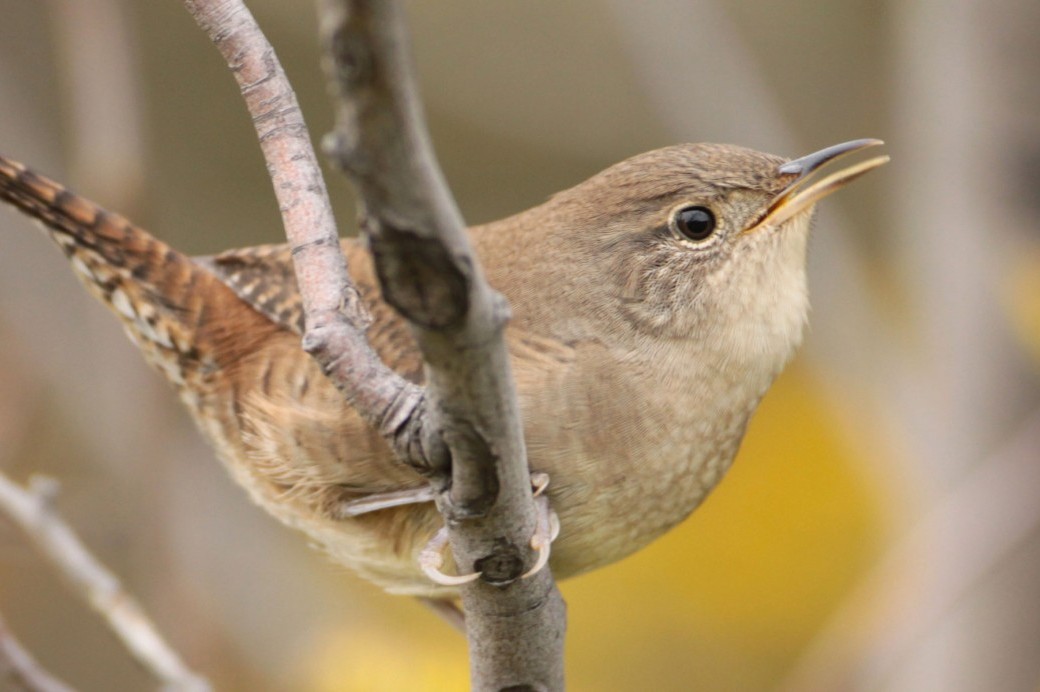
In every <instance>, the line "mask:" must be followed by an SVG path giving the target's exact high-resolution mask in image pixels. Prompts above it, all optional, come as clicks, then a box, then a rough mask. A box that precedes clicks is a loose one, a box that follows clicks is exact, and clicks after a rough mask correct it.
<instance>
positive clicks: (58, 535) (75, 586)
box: [0, 473, 210, 691]
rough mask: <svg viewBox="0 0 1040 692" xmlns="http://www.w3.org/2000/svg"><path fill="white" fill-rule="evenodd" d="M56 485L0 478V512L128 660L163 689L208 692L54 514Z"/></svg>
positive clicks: (38, 479)
mask: <svg viewBox="0 0 1040 692" xmlns="http://www.w3.org/2000/svg"><path fill="white" fill-rule="evenodd" d="M56 493H57V483H56V482H55V481H54V480H52V479H47V478H43V477H40V476H37V477H34V478H33V479H32V480H31V481H30V483H29V487H28V488H22V487H21V486H19V485H17V484H16V483H13V482H12V481H11V480H10V479H9V478H7V476H5V475H4V474H3V473H0V512H2V513H3V514H4V515H5V516H7V517H8V518H10V519H11V521H13V522H14V524H15V525H16V526H17V527H18V528H19V529H21V531H22V533H23V534H24V535H25V537H26V538H27V539H28V540H29V542H30V543H31V544H32V545H33V546H34V547H35V548H36V549H37V550H39V551H40V554H41V555H43V556H44V557H45V558H46V559H47V560H49V561H50V562H51V564H52V565H54V567H55V568H56V569H57V570H58V572H59V574H61V576H62V577H63V578H64V579H65V581H66V582H67V583H68V584H69V585H70V586H71V587H72V590H73V591H74V592H75V593H76V595H78V596H80V597H82V598H83V600H85V601H86V602H87V603H88V604H89V605H90V607H91V608H93V609H94V610H95V611H96V612H97V613H98V614H99V615H101V616H102V618H103V619H104V621H105V623H106V624H107V625H108V627H109V629H111V630H112V632H113V633H115V635H116V636H117V637H118V638H119V640H120V641H121V642H122V643H123V646H125V647H126V649H127V651H129V652H130V655H131V656H133V657H134V659H135V660H136V661H137V662H138V663H139V664H141V666H143V667H144V669H145V670H146V671H147V672H148V673H149V674H150V675H152V677H154V678H155V679H156V680H158V681H159V682H161V683H162V684H163V685H164V686H165V687H167V688H169V689H176V690H193V691H194V690H209V689H210V685H209V683H208V682H207V681H206V680H205V679H204V678H202V677H200V676H199V675H197V674H196V673H194V672H192V671H191V670H189V669H188V668H187V667H186V666H185V665H184V663H183V662H182V661H181V659H180V657H179V656H178V655H177V653H176V652H175V651H174V650H173V649H172V648H170V646H169V644H167V643H166V641H165V640H164V639H163V638H162V636H161V635H160V634H159V632H158V630H157V629H156V628H155V625H153V624H152V621H151V620H150V619H149V618H148V616H147V615H146V614H145V613H144V611H143V610H142V609H141V606H140V605H139V604H138V603H137V601H136V600H135V599H134V598H133V596H131V595H130V594H129V593H128V592H127V591H126V589H124V588H123V585H122V584H121V583H120V582H119V579H118V578H117V577H116V576H115V575H114V574H112V572H110V571H109V570H108V569H106V568H105V566H104V565H102V564H101V563H100V562H98V560H97V558H95V557H94V556H93V555H91V554H90V551H88V550H87V548H86V547H85V546H84V545H83V543H81V542H80V540H79V538H78V537H77V536H76V534H75V533H74V532H73V531H72V529H71V528H69V526H68V525H67V524H66V523H65V522H64V521H63V520H62V518H61V517H60V516H59V515H58V513H57V511H56V510H55V509H54V506H53V500H54V496H55V495H56Z"/></svg>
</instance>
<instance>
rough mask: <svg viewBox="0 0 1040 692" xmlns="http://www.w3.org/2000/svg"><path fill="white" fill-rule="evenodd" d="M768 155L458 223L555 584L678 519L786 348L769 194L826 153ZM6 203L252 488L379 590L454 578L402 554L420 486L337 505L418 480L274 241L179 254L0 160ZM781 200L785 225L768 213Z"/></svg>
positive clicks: (375, 335) (380, 317) (415, 358)
mask: <svg viewBox="0 0 1040 692" xmlns="http://www.w3.org/2000/svg"><path fill="white" fill-rule="evenodd" d="M861 146H863V145H862V144H860V145H858V146H857V147H855V148H860V147H861ZM831 158H833V156H832V157H831ZM807 159H808V157H807ZM824 160H826V157H824ZM783 163H784V160H783V159H780V158H777V157H773V156H769V155H766V154H759V153H757V152H752V151H749V150H746V149H741V148H738V147H729V146H722V145H683V146H677V147H670V148H667V149H662V150H658V151H655V152H650V153H648V154H644V155H642V156H638V157H635V158H633V159H629V160H628V161H625V162H623V163H621V164H618V165H617V166H615V167H613V168H611V169H608V170H607V171H605V172H603V173H601V174H600V175H598V176H595V177H593V178H592V179H590V180H588V181H586V182H585V183H583V184H581V185H579V186H577V187H575V188H573V189H571V190H568V191H565V192H563V193H560V194H558V195H556V196H555V197H553V198H552V199H551V200H550V201H549V202H547V203H546V204H543V205H541V206H539V207H536V208H534V209H531V210H529V211H527V212H524V213H522V214H519V215H517V216H514V217H511V218H508V219H505V220H502V221H499V222H495V223H492V224H489V225H487V226H484V227H479V228H474V229H472V239H473V242H474V246H475V249H476V251H477V254H478V256H479V258H480V260H481V262H482V264H483V266H484V268H485V272H486V275H487V277H488V280H489V282H490V283H491V284H492V285H493V286H494V287H496V288H497V289H498V290H500V291H501V292H502V293H504V294H505V296H506V297H507V298H508V299H509V301H510V304H511V306H512V310H513V315H514V318H513V321H512V322H511V324H510V326H509V328H508V330H507V343H508V347H509V350H510V353H511V356H512V360H513V372H514V376H515V378H516V381H517V389H518V395H519V399H520V404H521V410H522V411H523V418H524V427H525V437H526V441H527V449H528V455H529V460H530V464H531V467H532V469H533V470H538V471H544V472H546V473H548V475H549V476H550V478H551V484H550V490H549V492H550V499H551V503H552V506H553V508H554V509H555V510H556V512H557V513H558V514H559V517H560V522H561V526H562V531H561V534H560V536H559V538H558V540H557V542H556V543H555V544H554V547H553V560H552V566H553V570H554V574H556V575H557V576H558V577H566V576H569V575H571V574H575V573H578V572H581V571H584V570H587V569H591V568H594V567H597V566H600V565H603V564H606V563H608V562H611V561H613V560H617V559H619V558H621V557H623V556H624V555H627V554H629V553H630V552H632V551H634V550H636V549H638V548H640V547H642V546H643V545H645V544H646V543H648V542H649V541H650V540H652V539H653V538H654V537H656V536H658V535H660V534H661V533H662V532H664V531H665V530H667V529H668V528H669V527H671V526H673V525H674V524H676V523H677V522H678V521H680V520H681V519H682V518H683V517H685V516H686V515H687V514H689V512H691V511H692V510H693V509H694V508H695V507H696V506H697V505H698V504H699V503H700V501H701V500H702V499H703V498H704V496H705V495H706V494H707V492H708V491H709V490H710V489H711V488H712V487H714V485H715V484H716V483H717V482H718V480H719V479H720V477H721V475H722V474H723V472H724V471H725V470H726V468H728V466H729V464H730V463H731V461H732V458H733V456H734V454H735V453H736V450H737V447H738V446H739V443H740V439H741V437H742V435H743V431H744V428H745V426H746V423H747V420H748V417H749V416H750V415H751V413H752V411H753V410H754V408H755V406H756V405H757V403H758V401H759V399H760V398H761V396H762V395H763V394H764V393H765V390H766V389H767V388H768V386H769V384H770V383H771V381H772V379H773V378H774V377H775V376H776V374H777V373H778V372H779V371H780V369H781V368H782V367H783V365H784V363H785V362H786V361H787V360H788V358H789V357H790V355H791V354H792V353H793V351H794V348H795V347H796V346H797V343H798V341H799V340H800V337H801V331H802V326H803V324H804V321H805V314H806V308H807V300H806V291H805V273H804V259H805V245H806V241H807V236H808V228H809V219H810V215H811V208H812V203H813V202H815V199H812V200H809V201H808V202H802V201H799V200H798V199H797V198H796V196H792V195H791V194H789V193H784V190H785V189H786V188H787V187H788V186H789V185H790V184H791V183H792V182H793V181H796V180H799V179H800V176H804V175H805V173H808V172H811V170H812V169H813V168H815V167H816V166H817V165H818V163H819V162H815V163H813V165H811V166H808V165H807V166H806V167H805V168H806V170H805V171H801V172H798V173H792V172H781V171H779V170H778V167H779V166H780V165H781V164H783ZM789 165H790V164H789ZM859 172H862V171H859ZM856 175H858V173H856ZM852 177H855V176H854V175H852V174H851V173H850V174H849V175H848V176H847V179H843V180H840V181H839V182H838V184H835V185H833V187H838V186H840V184H843V183H844V182H847V180H851V178H852ZM799 194H800V193H799ZM0 198H2V199H4V200H6V201H8V202H10V203H11V204H13V205H15V206H16V207H18V208H19V209H20V210H22V211H23V212H24V213H26V214H28V215H30V216H32V217H35V218H37V219H39V220H40V221H42V222H43V223H44V224H45V227H46V228H47V230H48V232H49V233H50V235H51V236H52V237H53V238H54V239H55V241H56V242H57V243H58V245H59V247H61V248H62V250H63V251H64V253H65V254H66V256H67V257H68V258H69V259H70V261H71V262H72V265H73V268H74V269H75V271H76V273H77V275H78V276H79V278H80V279H81V281H82V282H83V283H84V285H86V286H87V288H88V290H89V291H90V292H91V293H93V294H94V295H95V296H97V297H98V298H99V299H100V300H102V301H103V302H104V303H106V304H107V305H108V306H109V307H110V308H112V310H113V312H114V313H115V314H116V315H117V317H118V318H119V319H120V321H122V323H123V325H124V327H125V328H126V331H127V333H128V334H129V335H130V337H131V339H132V340H133V341H134V342H135V343H136V344H137V345H138V346H139V347H140V348H141V350H142V351H143V353H144V355H145V357H146V359H147V360H148V362H149V363H151V364H152V365H153V366H154V367H155V368H156V369H158V370H159V371H160V372H161V373H163V375H164V376H165V377H166V378H167V379H168V380H169V381H170V382H171V383H172V384H173V385H174V387H175V388H176V389H177V391H178V393H179V395H180V397H181V400H182V401H183V402H184V403H185V404H186V405H187V407H188V409H189V410H190V411H191V413H192V415H193V417H194V418H195V421H196V422H197V424H198V426H199V428H200V429H201V431H202V432H203V434H204V435H206V436H207V437H208V438H209V439H210V441H211V442H212V443H213V445H214V447H215V449H216V451H217V453H218V455H219V456H220V458H221V459H222V460H223V461H224V463H225V464H226V465H227V467H228V468H229V470H230V471H231V473H232V475H233V476H234V477H235V479H236V480H237V481H238V482H239V483H241V484H242V485H243V486H244V487H245V488H246V489H247V490H248V491H249V493H250V495H251V496H252V498H253V499H254V500H255V501H257V502H258V503H259V504H260V505H262V506H263V507H264V508H266V509H267V510H268V511H269V512H270V513H271V514H273V515H275V516H276V517H278V518H279V519H281V520H282V521H284V522H286V523H287V524H289V525H292V526H294V527H296V528H299V529H301V530H303V531H305V532H306V533H307V534H308V535H309V536H311V537H312V538H313V539H315V540H316V541H317V542H318V543H319V544H321V545H322V546H324V547H325V548H326V549H327V550H328V552H329V553H330V554H331V555H332V556H333V557H334V558H335V559H336V560H338V561H340V562H341V563H343V564H345V565H347V566H349V567H351V568H353V569H355V570H357V571H358V572H359V573H361V574H362V575H363V576H366V577H368V578H370V579H372V580H373V581H375V582H377V583H379V584H380V585H382V586H384V587H385V588H387V589H388V590H391V591H395V592H401V593H412V594H418V595H443V594H445V593H446V590H445V589H444V588H443V587H440V586H438V585H436V584H433V583H431V582H430V581H429V580H428V579H427V578H426V577H425V576H424V575H423V574H422V573H421V572H420V571H419V570H418V567H417V565H416V556H417V553H418V551H419V550H420V549H421V548H422V547H423V546H424V545H425V544H426V542H427V541H428V540H429V538H430V537H431V536H432V534H433V533H434V532H435V531H436V529H437V528H438V527H439V526H440V519H439V516H438V515H437V513H436V511H435V509H434V507H433V505H432V503H429V502H427V503H418V504H407V505H403V506H397V507H389V508H385V509H380V510H378V511H373V512H369V513H364V514H361V515H360V516H350V517H348V516H346V515H345V512H344V507H347V506H351V503H355V504H356V503H357V502H358V501H362V500H364V499H365V498H369V497H373V496H380V495H382V494H385V493H392V492H396V491H402V490H408V489H414V488H420V487H422V486H423V484H424V480H423V479H422V478H421V477H420V476H419V475H418V474H417V473H416V472H415V471H413V470H412V469H411V468H409V467H408V466H407V465H404V464H402V463H400V462H398V461H396V460H395V459H394V458H393V457H392V455H391V454H390V453H389V451H388V449H387V447H386V445H385V444H384V443H383V441H382V440H381V439H380V438H379V437H378V435H376V434H375V433H374V432H373V431H371V430H370V429H369V428H367V427H366V426H365V425H364V424H363V423H362V421H361V420H360V418H359V417H358V415H357V414H356V413H355V412H354V411H352V410H351V409H350V408H349V407H348V406H347V405H346V404H345V403H344V400H343V397H342V395H340V393H339V392H338V391H337V390H336V389H335V388H334V387H333V386H332V385H331V384H330V383H329V382H328V381H327V380H326V379H325V378H324V377H323V376H322V374H321V372H320V371H319V369H318V367H317V366H316V365H315V363H314V361H313V360H312V359H311V358H310V357H309V356H307V355H306V354H305V353H304V352H303V351H302V350H301V348H300V336H301V330H302V312H301V305H300V299H299V294H298V292H297V289H296V282H295V278H294V275H293V272H292V269H291V265H290V262H289V252H288V249H287V248H286V247H285V246H280V245H279V246H265V247H257V248H248V249H243V250H231V251H228V252H225V253H222V254H219V255H216V256H214V257H207V258H194V259H193V258H189V257H187V256H185V255H183V254H181V253H179V252H177V251H176V250H173V249H172V248H170V247H168V246H167V245H165V244H163V243H162V242H161V241H159V240H156V239H155V238H153V237H152V236H150V235H148V234H147V233H146V232H145V231H143V230H141V229H139V228H137V227H135V226H133V225H132V224H130V223H129V222H128V221H126V220H125V219H123V218H122V217H119V216H117V215H115V214H111V213H109V212H106V211H104V210H102V209H100V208H99V207H97V206H95V205H94V204H92V203H90V202H88V201H86V200H84V199H82V198H80V197H78V196H76V195H74V194H72V193H70V192H69V191H67V190H66V189H64V188H63V187H61V186H60V185H58V184H56V183H53V182H51V181H49V180H47V179H46V178H43V177H42V176H39V175H36V174H35V173H32V172H31V171H28V170H26V169H25V168H24V167H23V166H21V165H20V164H17V163H14V162H12V161H9V160H7V159H3V158H0ZM785 204H786V205H788V207H790V208H791V213H790V214H788V217H789V218H786V219H785V220H784V222H783V223H781V224H779V225H778V226H777V227H772V226H770V224H769V218H771V216H770V215H771V214H774V213H775V209H776V208H779V207H781V206H783V205H785ZM797 204H802V205H803V206H804V207H805V208H804V209H802V208H797V209H794V208H793V206H792V205H797ZM691 205H695V206H696V207H699V208H703V209H707V210H709V211H710V212H711V214H712V215H713V218H714V220H715V223H714V225H713V226H712V228H713V230H712V232H710V234H709V236H708V237H707V238H706V239H691V238H690V237H687V236H685V235H684V231H683V229H682V228H679V227H677V225H676V224H677V223H678V222H677V221H676V218H677V210H681V209H688V208H690V207H691ZM771 210H772V211H771ZM795 212H797V213H795ZM758 229H761V230H758ZM751 230H753V231H754V232H748V231H751ZM343 249H344V252H345V253H346V255H347V259H348V263H349V267H350V272H351V276H352V277H353V279H354V281H355V282H356V283H357V285H358V287H359V289H360V291H361V293H362V296H363V298H364V300H365V302H366V304H367V306H368V308H369V310H370V311H371V313H372V317H373V324H372V326H371V327H370V329H369V330H368V338H369V340H370V342H371V343H372V345H373V347H374V348H375V350H376V351H377V352H378V353H379V355H380V357H382V358H383V360H384V361H385V362H386V363H387V364H388V365H389V366H390V367H392V368H393V369H394V370H396V371H397V372H399V373H400V374H401V375H403V376H404V377H406V378H408V379H410V380H412V381H416V382H418V381H420V380H421V377H422V367H421V361H420V359H419V355H418V352H417V350H416V348H415V344H414V341H413V339H412V337H411V335H410V333H409V331H408V328H407V326H406V325H405V324H404V323H403V322H402V321H401V319H400V318H399V317H398V316H397V315H396V314H395V313H394V312H393V311H392V310H391V309H390V308H389V307H388V306H387V305H386V304H385V303H383V302H382V301H381V300H380V297H379V288H378V285H377V282H376V280H375V277H374V275H373V270H372V266H371V264H370V261H369V259H368V257H367V255H366V253H365V252H364V251H363V249H362V248H361V246H360V245H359V244H358V243H356V242H353V241H344V243H343Z"/></svg>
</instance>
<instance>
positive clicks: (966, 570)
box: [780, 410, 1040, 692]
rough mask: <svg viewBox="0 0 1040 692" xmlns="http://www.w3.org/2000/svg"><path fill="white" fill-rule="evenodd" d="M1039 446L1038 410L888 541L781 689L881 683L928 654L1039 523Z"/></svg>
mask: <svg viewBox="0 0 1040 692" xmlns="http://www.w3.org/2000/svg"><path fill="white" fill-rule="evenodd" d="M1038 449H1040V410H1035V411H1033V412H1032V413H1031V414H1030V415H1029V416H1027V417H1026V419H1025V421H1024V422H1023V423H1022V424H1021V425H1020V426H1019V428H1018V429H1017V430H1016V431H1014V432H1013V433H1012V434H1009V435H1008V438H1007V440H1005V441H1003V442H1002V444H1001V446H1000V448H999V449H997V450H996V451H995V452H994V453H993V454H991V455H989V456H988V457H987V458H985V459H983V460H981V461H980V462H979V463H976V464H974V465H973V466H972V470H971V471H970V472H969V473H967V474H965V476H964V478H962V479H961V481H960V482H959V483H958V484H957V485H956V486H954V487H953V488H952V489H951V490H950V491H948V492H947V494H946V495H944V496H943V497H942V498H941V499H940V500H939V501H937V502H936V503H935V504H934V505H933V507H932V508H931V509H930V510H929V511H928V512H927V513H926V514H925V516H924V517H923V518H922V519H921V520H920V522H919V523H918V524H917V525H916V526H915V527H914V528H913V529H912V530H911V531H909V532H908V533H906V534H905V535H904V536H902V537H901V538H900V540H898V541H897V542H896V543H895V544H894V545H893V546H892V547H891V549H889V551H888V553H887V555H886V556H885V558H884V559H883V560H882V561H881V562H880V563H879V564H878V565H877V566H876V567H875V568H874V570H873V571H872V572H871V573H870V574H868V575H867V577H866V578H865V579H864V580H863V581H862V583H861V584H860V585H859V586H858V587H857V588H856V590H855V591H854V592H853V593H852V594H851V595H850V596H849V597H848V598H846V600H845V601H844V603H843V605H842V607H841V608H840V609H839V610H838V611H837V613H835V615H834V616H833V617H832V618H831V620H830V622H829V623H828V624H827V625H826V627H825V628H824V629H823V631H822V632H820V633H819V635H818V636H817V637H816V641H815V642H814V643H812V644H811V645H810V646H809V647H808V648H807V651H806V653H805V654H804V655H803V656H802V660H801V661H799V662H798V664H797V665H796V666H795V667H794V669H793V670H792V671H791V672H790V673H789V675H788V678H787V680H786V681H785V683H784V685H783V686H782V687H780V689H783V690H790V691H792V692H793V691H795V690H839V689H877V688H880V687H882V686H883V685H884V684H885V682H886V681H890V680H891V679H892V676H893V671H896V670H897V669H898V668H899V667H900V666H901V665H908V664H907V662H908V661H913V660H915V659H916V660H920V659H922V658H924V657H925V654H924V653H922V649H924V647H925V646H926V645H927V641H928V637H929V635H930V634H932V633H934V632H935V631H936V630H937V629H938V628H939V627H940V625H941V623H942V621H943V619H944V618H949V617H950V616H951V613H953V612H954V611H955V609H956V608H958V607H961V606H963V604H965V603H970V602H971V601H970V600H969V598H968V595H969V594H970V593H971V591H972V589H975V588H978V585H979V584H980V583H981V582H983V581H984V579H985V578H986V577H987V576H990V575H992V574H993V573H994V572H996V571H997V569H998V568H999V567H1000V566H1001V563H1002V561H1006V560H1007V559H1008V557H1009V556H1011V555H1013V554H1014V553H1015V552H1016V551H1017V550H1020V549H1021V547H1022V545H1023V544H1024V543H1025V542H1026V541H1027V540H1028V539H1029V537H1030V536H1031V535H1035V533H1036V531H1037V528H1038V527H1040V465H1038V464H1037V463H1036V459H1037V450H1038ZM951 544H956V545H957V546H959V547H961V551H960V552H951V551H949V550H947V548H946V546H949V545H951ZM951 556H952V557H951ZM908 592H912V594H911V596H910V597H908V596H907V594H908ZM864 614H869V617H865V616H864ZM933 636H934V635H933Z"/></svg>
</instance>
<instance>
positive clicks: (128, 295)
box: [0, 156, 219, 388]
mask: <svg viewBox="0 0 1040 692" xmlns="http://www.w3.org/2000/svg"><path fill="white" fill-rule="evenodd" d="M0 199H2V200H4V201H6V202H9V203H11V204H12V205H14V206H15V207H17V208H18V209H20V210H21V211H22V212H23V213H25V214H27V215H28V216H30V217H32V218H34V219H36V220H38V221H40V222H42V225H43V227H44V230H46V231H47V232H48V234H49V235H50V236H51V237H52V238H53V239H54V241H55V242H56V243H57V244H58V246H59V247H60V248H61V249H62V251H63V252H64V253H65V256H66V257H68V259H69V261H70V262H71V264H72V267H73V269H74V270H75V273H76V275H77V277H79V279H80V280H81V281H82V283H83V284H84V285H85V286H86V288H87V290H88V291H90V292H91V293H92V294H93V295H94V296H96V297H97V298H98V299H99V300H101V301H102V302H103V303H105V304H106V305H107V306H108V307H109V308H111V309H112V311H113V312H114V313H115V314H116V315H117V316H118V317H119V319H120V321H122V323H123V325H124V327H125V329H126V332H127V334H128V335H129V336H130V339H131V340H132V341H133V342H134V343H135V344H136V345H137V346H138V347H139V348H140V349H141V351H142V352H143V353H144V355H145V358H146V359H147V360H148V362H149V363H150V364H151V365H153V366H154V367H156V368H157V369H158V370H159V371H160V372H162V373H163V374H164V375H165V376H166V378H167V379H168V380H170V381H171V382H172V383H173V384H175V385H177V386H178V388H181V387H183V386H184V385H185V378H186V377H188V376H189V374H190V372H191V371H194V370H196V369H197V366H198V365H199V364H200V362H201V359H202V358H204V356H205V354H204V353H200V347H204V346H205V344H204V342H200V341H199V339H198V338H197V336H198V334H197V331H198V327H199V324H200V322H201V321H202V318H203V316H204V312H205V304H204V302H203V294H204V292H205V290H206V289H212V285H213V284H216V283H219V282H218V281H216V279H215V277H213V276H212V275H211V274H210V273H209V272H207V271H205V270H204V269H202V268H201V267H200V266H198V265H197V264H196V263H195V262H193V261H192V260H191V259H190V258H189V257H187V256H185V255H183V254H181V253H180V252H177V251H176V250H174V249H173V248H171V247H169V246H168V245H166V244H165V243H163V242H161V241H159V240H157V239H156V238H154V237H152V236H151V235H149V234H148V233H147V232H145V231H144V230H142V229H140V228H138V227H136V226H134V225H133V224H131V223H130V222H129V221H127V220H126V219H124V218H123V217H121V216H119V215H118V214H114V213H111V212H108V211H106V210H104V209H101V208H100V207H98V206H96V205H95V204H93V203H92V202H90V201H88V200H86V199H84V198H82V197H80V196H78V195H76V194H74V193H72V192H70V191H69V190H67V189H66V188H65V187H63V186H62V185H59V184H58V183H55V182H54V181H52V180H48V179H47V178H45V177H43V176H41V175H38V174H36V173H34V172H32V171H31V170H29V169H27V168H26V167H25V166H23V165H21V164H19V163H17V162H15V161H11V160H10V159H7V158H4V157H2V156H0Z"/></svg>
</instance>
